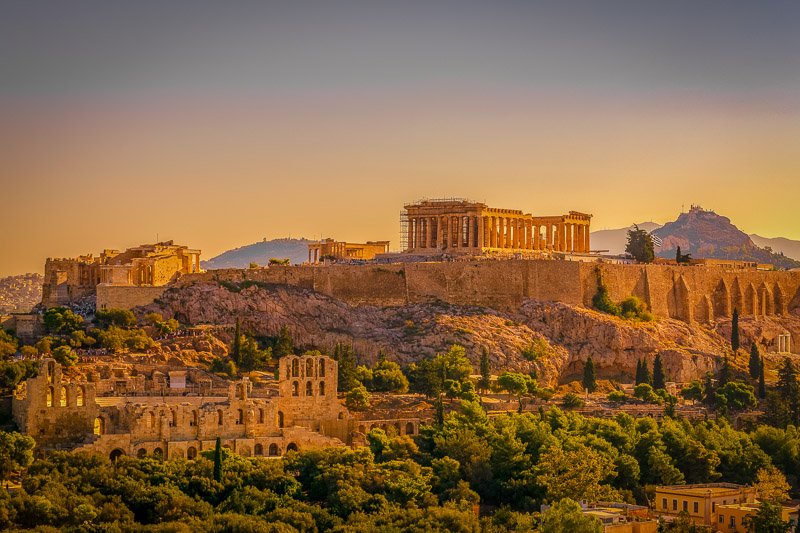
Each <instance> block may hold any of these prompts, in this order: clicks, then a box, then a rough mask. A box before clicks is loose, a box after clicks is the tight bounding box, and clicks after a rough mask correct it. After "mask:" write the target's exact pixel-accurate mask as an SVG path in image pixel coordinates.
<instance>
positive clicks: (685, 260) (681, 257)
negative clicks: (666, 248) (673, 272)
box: [675, 246, 692, 265]
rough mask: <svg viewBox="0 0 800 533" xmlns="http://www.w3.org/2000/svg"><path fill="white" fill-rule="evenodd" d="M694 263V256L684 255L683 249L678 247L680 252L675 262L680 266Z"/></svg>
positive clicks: (676, 255)
mask: <svg viewBox="0 0 800 533" xmlns="http://www.w3.org/2000/svg"><path fill="white" fill-rule="evenodd" d="M691 261H692V254H682V253H681V247H680V246H678V250H677V252H676V253H675V262H676V263H678V264H679V265H685V264H688V263H690V262H691Z"/></svg>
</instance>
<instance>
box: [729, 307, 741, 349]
mask: <svg viewBox="0 0 800 533" xmlns="http://www.w3.org/2000/svg"><path fill="white" fill-rule="evenodd" d="M731 349H732V350H733V353H734V354H735V353H736V352H738V351H739V310H738V309H734V310H733V318H732V319H731Z"/></svg>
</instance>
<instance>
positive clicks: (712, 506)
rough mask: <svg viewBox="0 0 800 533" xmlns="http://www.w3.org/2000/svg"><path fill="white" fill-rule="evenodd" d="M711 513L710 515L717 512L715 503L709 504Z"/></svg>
mask: <svg viewBox="0 0 800 533" xmlns="http://www.w3.org/2000/svg"><path fill="white" fill-rule="evenodd" d="M711 512H712V513H716V512H717V502H711Z"/></svg>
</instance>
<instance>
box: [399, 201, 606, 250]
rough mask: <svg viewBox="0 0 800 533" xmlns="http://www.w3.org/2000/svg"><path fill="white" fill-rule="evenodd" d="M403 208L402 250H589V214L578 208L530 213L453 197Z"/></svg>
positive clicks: (408, 205) (421, 202) (590, 216)
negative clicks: (551, 213)
mask: <svg viewBox="0 0 800 533" xmlns="http://www.w3.org/2000/svg"><path fill="white" fill-rule="evenodd" d="M404 208H405V209H404V211H403V213H402V222H401V224H402V225H403V227H402V233H403V235H402V237H403V241H404V242H403V244H404V246H403V248H404V250H405V251H406V252H411V253H415V254H423V255H428V254H430V255H435V254H441V253H448V254H464V255H477V254H482V253H486V252H489V253H491V252H501V253H524V252H563V253H589V251H590V246H589V224H590V222H591V218H592V215H589V214H586V213H580V212H578V211H570V212H569V213H568V214H566V215H559V216H533V215H531V214H530V213H523V212H522V211H520V210H518V209H500V208H495V207H489V206H487V205H486V204H483V203H478V202H470V201H468V200H464V199H458V198H456V199H446V200H422V201H420V202H417V203H414V204H407V205H405V206H404Z"/></svg>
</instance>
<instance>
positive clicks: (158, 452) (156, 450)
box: [153, 448, 164, 459]
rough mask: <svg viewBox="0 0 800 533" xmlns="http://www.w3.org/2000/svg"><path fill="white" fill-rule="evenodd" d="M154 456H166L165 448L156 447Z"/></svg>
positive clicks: (159, 457) (157, 457)
mask: <svg viewBox="0 0 800 533" xmlns="http://www.w3.org/2000/svg"><path fill="white" fill-rule="evenodd" d="M153 457H155V458H156V459H161V458H162V457H164V450H162V449H161V448H156V449H154V450H153Z"/></svg>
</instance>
